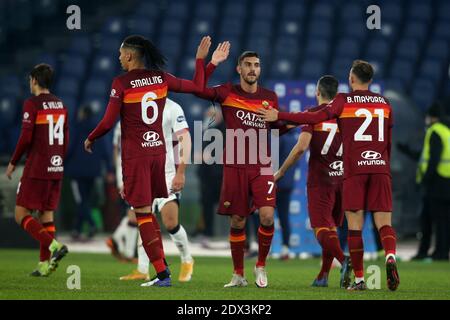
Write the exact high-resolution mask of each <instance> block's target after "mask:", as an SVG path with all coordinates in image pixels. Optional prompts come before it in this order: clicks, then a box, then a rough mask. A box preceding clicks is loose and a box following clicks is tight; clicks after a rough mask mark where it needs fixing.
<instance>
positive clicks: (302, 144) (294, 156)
mask: <svg viewBox="0 0 450 320" xmlns="http://www.w3.org/2000/svg"><path fill="white" fill-rule="evenodd" d="M311 138H312V134H311V133H310V132H302V133H301V134H300V136H299V137H298V141H297V143H296V145H295V146H294V148H292V150H291V152H290V153H289V156H288V157H287V158H286V160H285V161H284V162H283V164H282V165H281V167H280V169H278V171H277V172H276V173H275V175H274V177H275V182H276V181H278V180H280V179H281V178H282V177H283V176H284V174H285V173H286V171H288V170H289V168H290V167H292V166H293V165H294V164H295V163H296V162H297V161H298V160H299V159H300V158H301V157H302V156H303V154H304V153H305V151H306V150H308V148H309V144H310V143H311Z"/></svg>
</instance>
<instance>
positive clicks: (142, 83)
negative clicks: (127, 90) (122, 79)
mask: <svg viewBox="0 0 450 320" xmlns="http://www.w3.org/2000/svg"><path fill="white" fill-rule="evenodd" d="M161 83H163V79H162V77H161V76H153V77H149V78H143V79H137V80H133V81H130V84H131V87H132V88H140V87H146V86H151V85H155V84H161Z"/></svg>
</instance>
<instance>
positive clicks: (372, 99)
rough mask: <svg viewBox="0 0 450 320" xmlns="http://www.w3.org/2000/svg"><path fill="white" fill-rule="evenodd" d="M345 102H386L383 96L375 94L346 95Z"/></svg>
mask: <svg viewBox="0 0 450 320" xmlns="http://www.w3.org/2000/svg"><path fill="white" fill-rule="evenodd" d="M347 103H384V104H387V103H386V100H384V98H383V97H376V96H353V97H347Z"/></svg>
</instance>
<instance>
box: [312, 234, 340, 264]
mask: <svg viewBox="0 0 450 320" xmlns="http://www.w3.org/2000/svg"><path fill="white" fill-rule="evenodd" d="M316 236H317V240H318V241H319V243H320V245H321V246H322V249H324V250H325V251H326V252H328V253H329V254H331V255H332V256H333V257H334V258H336V259H337V260H338V261H339V262H340V263H341V264H342V263H343V262H344V258H345V257H344V252H343V251H342V249H341V244H340V243H339V237H338V235H337V232H336V231H334V230H329V229H319V231H318V233H317V235H316Z"/></svg>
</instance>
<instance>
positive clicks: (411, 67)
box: [0, 0, 450, 250]
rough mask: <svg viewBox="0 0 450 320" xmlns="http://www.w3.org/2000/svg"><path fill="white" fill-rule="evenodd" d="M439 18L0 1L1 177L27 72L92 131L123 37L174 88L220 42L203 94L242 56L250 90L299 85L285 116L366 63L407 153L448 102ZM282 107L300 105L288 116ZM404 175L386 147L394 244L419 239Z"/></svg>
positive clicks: (190, 106)
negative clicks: (47, 73) (254, 71)
mask: <svg viewBox="0 0 450 320" xmlns="http://www.w3.org/2000/svg"><path fill="white" fill-rule="evenodd" d="M71 4H77V5H79V6H80V7H81V13H82V29H81V30H73V31H70V30H68V29H67V28H66V19H67V17H68V14H66V8H67V7H68V6H69V5H71ZM256 4H257V5H256ZM370 4H378V5H380V7H381V19H382V20H381V21H382V23H381V27H382V28H381V30H369V29H367V27H366V19H367V17H368V15H367V14H366V8H367V6H368V5H370ZM449 13H450V4H449V3H448V2H447V1H445V0H430V1H425V0H423V1H387V0H386V1H341V0H328V1H327V0H323V1H321V0H318V1H292V0H276V1H256V0H255V1H252V0H239V1H238V0H230V1H214V0H208V1H206V0H203V1H193V0H191V1H180V0H176V1H144V0H140V1H139V0H131V1H130V0H128V1H122V0H120V1H114V2H111V1H95V2H94V1H85V0H81V1H66V0H59V1H58V0H38V1H31V0H4V1H1V2H0V48H1V49H0V65H1V68H0V136H1V139H0V161H1V165H2V167H4V166H5V165H6V164H7V163H8V161H9V157H10V156H11V154H12V152H13V150H14V147H15V144H16V142H17V138H18V135H19V130H20V110H21V103H22V102H23V100H24V99H25V98H26V97H27V96H28V95H29V92H28V81H27V72H28V71H29V70H30V69H31V67H32V66H33V65H35V64H36V63H40V62H46V63H49V64H51V65H52V66H54V68H55V71H56V79H55V82H54V86H53V88H52V91H53V92H54V93H55V94H57V95H58V96H60V97H61V98H62V99H63V101H64V102H65V104H66V106H67V107H68V108H69V112H70V121H71V122H73V119H74V118H75V116H76V113H77V109H78V108H79V107H80V106H81V105H85V104H90V105H91V106H92V107H93V109H94V111H95V116H96V117H97V119H100V118H101V116H102V115H103V112H104V108H105V106H106V103H107V98H108V93H109V88H110V84H111V80H112V78H113V77H114V76H115V75H117V74H119V73H120V72H121V70H120V68H119V64H118V48H119V46H120V43H121V41H122V40H123V38H124V36H126V35H128V34H134V33H137V34H142V35H144V36H147V37H149V38H150V39H152V40H153V41H154V42H155V43H156V44H157V45H158V46H159V47H160V48H161V50H162V51H163V53H164V54H165V55H166V56H167V57H168V62H169V63H168V71H170V72H172V73H174V74H175V75H177V76H180V77H184V78H190V77H191V76H192V73H193V67H194V55H195V50H196V47H197V44H198V41H199V39H200V38H201V36H202V35H206V34H208V35H211V36H212V38H213V41H214V43H217V42H219V41H223V40H230V41H231V43H232V51H231V54H230V57H229V59H228V61H227V62H226V63H224V64H223V65H221V66H220V68H218V69H217V71H216V72H215V74H214V75H213V77H212V80H211V82H210V84H218V83H222V82H225V81H228V80H230V79H231V80H233V81H237V75H236V73H235V71H234V67H235V61H236V58H237V56H238V55H239V53H240V52H242V51H243V50H247V49H251V50H255V51H257V52H259V53H260V55H261V59H262V77H261V84H262V85H266V86H275V84H276V83H284V84H286V85H288V86H292V85H293V83H292V81H300V82H298V83H297V84H295V85H294V87H295V88H296V89H294V90H291V92H290V95H291V96H290V97H289V98H288V97H286V99H285V100H283V101H282V102H281V104H284V106H285V107H287V108H289V109H290V110H298V109H303V108H304V107H305V106H306V105H308V104H310V103H313V102H314V101H313V100H311V96H310V95H308V89H307V88H308V84H309V85H311V84H314V83H315V82H316V80H317V79H318V77H320V76H321V75H323V74H326V73H329V74H333V75H335V76H336V77H337V78H338V79H340V81H341V83H342V84H346V83H347V76H348V70H349V67H350V65H351V62H352V60H353V59H355V58H363V59H366V60H368V61H370V62H371V63H373V64H374V66H375V68H376V74H375V78H376V81H377V82H378V83H379V84H380V85H381V86H382V88H383V91H384V93H385V94H386V96H387V97H388V98H390V100H391V102H392V105H393V108H394V117H395V122H396V126H395V132H394V135H395V136H394V139H395V140H394V146H395V144H396V143H397V142H405V143H409V144H410V145H411V146H412V147H413V148H415V149H417V150H419V149H420V148H421V143H422V139H423V132H424V124H423V117H424V111H425V110H426V108H427V107H428V106H429V105H430V103H431V102H432V101H434V100H435V99H444V98H445V97H446V96H448V95H450V79H449V41H450V15H449ZM341 89H342V90H345V88H341ZM299 92H300V93H299ZM172 98H173V99H174V100H175V101H177V102H178V103H180V104H181V105H182V106H183V108H184V110H185V112H186V116H187V118H188V121H189V123H190V124H191V126H192V124H193V122H194V121H195V120H202V119H203V112H204V110H205V108H206V107H207V106H208V105H209V103H208V102H204V101H201V100H199V99H197V98H195V97H193V96H189V95H175V94H174V95H172ZM292 100H300V101H301V103H300V105H298V104H296V103H294V104H292V103H291V101H292ZM109 137H110V140H111V136H109ZM80 147H81V144H80ZM415 165H416V164H415V163H414V162H413V161H411V160H408V159H407V158H406V157H404V156H403V155H401V154H400V153H399V152H398V150H397V149H396V148H395V147H394V150H393V160H392V171H393V176H394V190H393V192H394V211H395V214H394V224H395V226H396V228H397V231H398V235H399V238H400V239H413V238H414V237H415V234H416V232H417V231H418V230H419V225H418V223H419V219H418V217H419V211H420V205H421V203H420V195H419V193H418V190H417V189H416V187H415V184H414V177H415ZM304 168H305V162H304V160H302V162H301V164H300V167H299V169H298V170H299V172H300V173H302V172H303V173H304ZM302 170H303V171H302ZM3 171H4V170H3ZM194 171H195V169H193V168H190V169H188V171H187V179H186V187H185V191H184V194H183V200H182V201H183V209H182V216H183V218H182V219H185V220H182V221H183V223H185V226H186V227H187V229H188V231H192V230H193V229H194V227H195V226H194V224H195V221H196V219H197V216H198V211H199V207H198V198H199V194H198V190H199V188H198V184H199V181H198V179H197V177H196V175H195V173H194ZM19 173H20V172H17V174H16V179H18V178H19V177H20V175H19ZM301 177H305V175H304V174H300V176H298V178H299V179H298V180H297V189H296V191H295V192H294V196H293V197H294V198H295V197H297V198H295V199H294V201H300V203H301V207H302V208H306V206H305V205H306V204H305V202H304V201H302V199H303V198H302V196H303V195H302V192H304V179H302V178H301ZM0 184H1V198H0V201H1V203H0V210H1V211H0V216H1V217H2V218H3V219H4V221H3V222H2V224H1V225H2V226H3V228H6V227H5V226H9V225H12V224H8V223H7V221H6V220H8V219H10V217H11V216H12V208H13V205H14V194H15V188H16V186H17V181H15V182H14V183H9V182H7V181H6V179H5V178H4V177H3V176H2V178H1V180H0ZM97 190H98V195H99V196H98V197H97V201H96V203H97V204H96V209H95V214H96V217H97V218H98V221H100V220H102V226H103V227H104V230H105V231H111V229H112V228H113V227H114V225H115V224H117V222H118V219H119V216H118V209H117V208H115V206H114V204H113V203H114V201H116V200H117V194H115V193H114V188H113V186H111V185H110V184H109V185H108V184H107V183H105V181H103V180H101V181H98V185H97ZM302 190H303V191H302ZM296 206H297V205H296V204H293V205H292V204H291V213H293V216H292V220H293V221H294V222H295V221H296V222H295V223H298V221H297V220H296V219H297V218H295V214H296V212H295V210H296ZM302 213H304V211H302ZM72 218H73V200H72V199H71V195H70V191H68V186H67V183H65V186H64V192H63V197H62V199H61V205H60V209H59V212H58V215H57V225H58V228H59V230H65V231H69V228H70V226H71V221H72ZM216 222H217V226H216V230H217V233H218V235H219V236H220V235H225V234H226V230H227V229H228V226H227V224H228V223H227V222H226V221H225V220H224V219H216ZM300 225H301V226H302V227H301V228H304V227H305V226H306V222H305V221H304V220H302V222H301V223H300ZM14 228H16V227H14ZM298 232H300V231H298ZM2 234H3V237H2V236H1V235H0V238H1V239H2V243H5V242H8V241H7V240H8V239H6V238H5V234H6V233H2ZM25 236H26V235H25ZM9 243H10V242H9ZM310 250H314V249H313V248H310Z"/></svg>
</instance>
